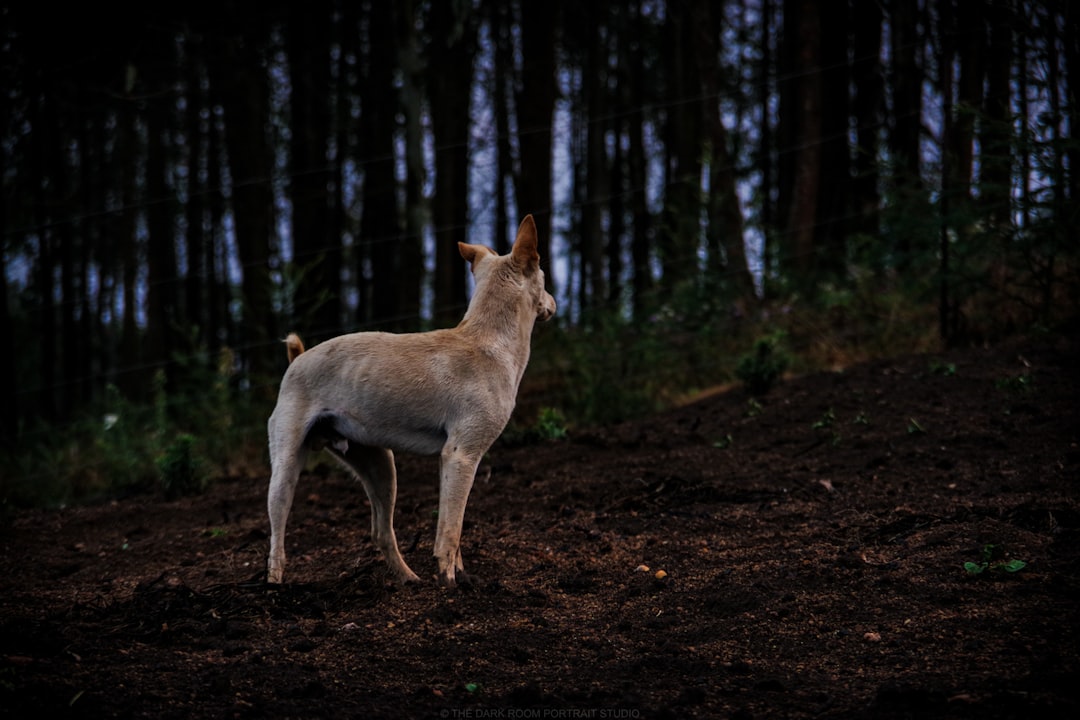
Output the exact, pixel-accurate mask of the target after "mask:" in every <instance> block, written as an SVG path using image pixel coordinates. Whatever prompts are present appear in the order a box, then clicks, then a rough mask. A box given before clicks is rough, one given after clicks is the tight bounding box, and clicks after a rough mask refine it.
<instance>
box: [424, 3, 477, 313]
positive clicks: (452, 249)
mask: <svg viewBox="0 0 1080 720" xmlns="http://www.w3.org/2000/svg"><path fill="white" fill-rule="evenodd" d="M428 25H429V28H428V29H429V34H430V35H431V45H430V47H429V66H428V72H429V76H428V77H429V82H428V95H429V102H430V107H431V124H432V126H433V129H434V135H435V197H434V201H433V203H432V205H433V212H432V220H433V221H434V224H435V308H434V320H435V324H436V325H437V326H447V325H453V324H456V323H457V322H458V321H459V320H460V319H461V315H462V313H463V312H464V309H465V303H466V287H465V273H466V272H467V270H466V268H465V266H464V263H463V261H462V260H461V256H460V254H459V253H458V246H457V244H458V243H459V242H466V241H467V240H468V235H467V229H468V222H469V197H468V177H469V153H468V147H469V106H470V101H469V98H470V96H471V94H472V92H471V91H472V58H473V44H474V35H475V32H476V30H475V24H474V19H473V17H472V11H471V9H470V8H469V7H466V6H462V7H458V6H456V5H454V4H452V3H434V4H433V5H432V6H431V9H430V15H429V18H428Z"/></svg>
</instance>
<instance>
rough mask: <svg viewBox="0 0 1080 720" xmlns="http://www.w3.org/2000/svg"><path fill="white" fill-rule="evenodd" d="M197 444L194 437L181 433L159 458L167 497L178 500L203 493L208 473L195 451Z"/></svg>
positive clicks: (158, 463) (159, 466) (159, 468)
mask: <svg viewBox="0 0 1080 720" xmlns="http://www.w3.org/2000/svg"><path fill="white" fill-rule="evenodd" d="M197 442H198V441H197V440H196V438H195V436H194V435H191V434H190V433H181V434H180V435H178V436H177V437H176V439H175V440H173V441H172V443H170V444H169V446H168V447H166V448H165V453H164V454H163V455H162V456H161V457H160V458H158V461H157V468H158V473H159V476H160V479H161V486H162V488H164V490H165V495H166V497H168V498H170V499H176V498H178V497H182V496H184V495H196V494H198V493H200V492H202V491H203V489H204V487H205V485H206V472H205V470H204V469H203V463H202V461H201V460H200V459H199V458H198V455H197V451H196V449H195V446H196V443H197Z"/></svg>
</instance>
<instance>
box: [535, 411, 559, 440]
mask: <svg viewBox="0 0 1080 720" xmlns="http://www.w3.org/2000/svg"><path fill="white" fill-rule="evenodd" d="M536 434H537V435H538V436H539V437H540V438H541V439H542V440H562V439H563V438H565V437H566V418H565V417H563V414H562V413H561V412H559V411H558V410H557V409H555V408H552V407H542V408H540V417H539V418H537V420H536Z"/></svg>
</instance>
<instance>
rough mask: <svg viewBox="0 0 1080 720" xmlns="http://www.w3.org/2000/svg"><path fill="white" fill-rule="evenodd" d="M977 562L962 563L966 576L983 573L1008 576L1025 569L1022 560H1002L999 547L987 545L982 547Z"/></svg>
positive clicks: (1024, 563) (1025, 565)
mask: <svg viewBox="0 0 1080 720" xmlns="http://www.w3.org/2000/svg"><path fill="white" fill-rule="evenodd" d="M980 555H981V557H980V559H979V562H977V563H976V562H966V563H964V570H965V571H966V572H967V574H968V575H982V574H983V573H984V572H991V573H998V574H1002V573H1005V574H1009V573H1016V572H1020V571H1021V570H1023V569H1024V568H1026V567H1027V563H1026V562H1024V561H1023V560H1015V559H1014V560H1005V559H1003V558H1002V557H1001V556H1002V552H1001V547H1000V546H998V545H993V544H991V543H987V544H985V545H983V546H982V551H981V553H980Z"/></svg>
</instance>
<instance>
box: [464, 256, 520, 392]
mask: <svg viewBox="0 0 1080 720" xmlns="http://www.w3.org/2000/svg"><path fill="white" fill-rule="evenodd" d="M535 324H536V308H534V307H533V304H532V301H531V298H529V296H528V294H524V293H522V291H521V288H520V287H517V279H516V278H515V277H514V276H513V274H512V273H509V272H505V269H504V268H493V269H491V271H489V272H488V273H487V274H486V275H485V277H484V278H483V280H482V281H480V282H478V283H477V285H476V290H475V291H474V292H473V296H472V299H471V300H470V301H469V307H468V309H467V310H466V311H465V317H463V318H462V319H461V322H460V323H458V326H457V328H456V329H457V331H459V332H461V333H463V334H468V335H470V336H472V337H473V342H474V343H475V345H476V347H478V348H480V349H482V350H484V351H485V352H492V353H498V354H500V355H502V356H503V357H504V358H505V359H507V360H509V361H510V362H511V363H512V364H513V370H514V376H515V386H516V385H517V383H519V382H520V381H521V376H522V375H523V374H524V372H525V366H526V365H528V363H529V351H530V346H531V339H532V330H533V325H535Z"/></svg>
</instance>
